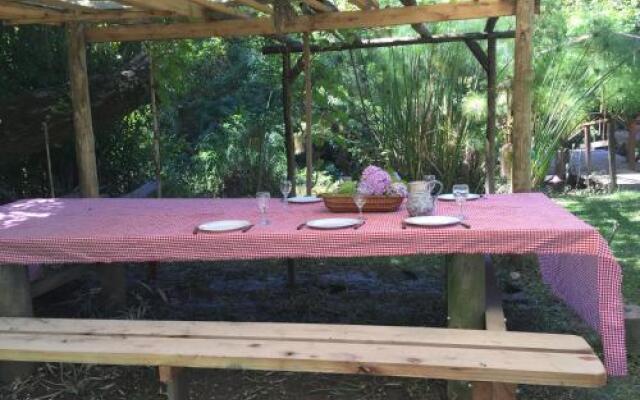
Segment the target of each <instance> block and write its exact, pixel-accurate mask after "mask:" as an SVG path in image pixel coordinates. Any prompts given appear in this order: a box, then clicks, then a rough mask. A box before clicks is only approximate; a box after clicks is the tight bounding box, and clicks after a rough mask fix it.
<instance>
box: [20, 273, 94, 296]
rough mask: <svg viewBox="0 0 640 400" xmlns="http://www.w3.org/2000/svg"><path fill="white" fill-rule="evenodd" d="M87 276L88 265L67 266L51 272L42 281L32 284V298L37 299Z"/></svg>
mask: <svg viewBox="0 0 640 400" xmlns="http://www.w3.org/2000/svg"><path fill="white" fill-rule="evenodd" d="M86 274H87V266H86V265H66V266H64V267H63V268H60V269H59V270H56V271H50V272H49V273H47V274H45V276H44V277H43V278H42V279H38V280H36V281H34V282H33V283H31V296H32V297H33V298H34V299H35V298H36V297H38V296H42V295H43V294H46V293H49V292H50V291H52V290H54V289H57V288H59V287H60V286H62V285H66V284H67V283H69V282H73V281H75V280H77V279H80V278H82V277H84V276H85V275H86Z"/></svg>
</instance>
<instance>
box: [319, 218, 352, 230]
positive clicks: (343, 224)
mask: <svg viewBox="0 0 640 400" xmlns="http://www.w3.org/2000/svg"><path fill="white" fill-rule="evenodd" d="M361 222H362V221H360V220H359V219H355V218H322V219H313V220H311V221H307V226H308V227H309V228H313V229H341V228H348V227H350V226H355V225H358V224H359V223H361Z"/></svg>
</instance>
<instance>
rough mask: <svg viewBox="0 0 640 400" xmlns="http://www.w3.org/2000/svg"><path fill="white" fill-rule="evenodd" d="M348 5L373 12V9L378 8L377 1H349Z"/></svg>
mask: <svg viewBox="0 0 640 400" xmlns="http://www.w3.org/2000/svg"><path fill="white" fill-rule="evenodd" d="M349 3H351V4H353V5H354V6H356V7H358V8H359V9H361V10H373V9H375V8H380V4H378V0H349Z"/></svg>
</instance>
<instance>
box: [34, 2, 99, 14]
mask: <svg viewBox="0 0 640 400" xmlns="http://www.w3.org/2000/svg"><path fill="white" fill-rule="evenodd" d="M24 4H27V3H24ZM30 4H31V5H42V6H49V7H55V8H57V9H60V10H61V11H81V12H96V11H100V9H99V8H93V7H91V6H90V5H83V4H80V3H78V2H77V1H75V0H34V1H31V2H30Z"/></svg>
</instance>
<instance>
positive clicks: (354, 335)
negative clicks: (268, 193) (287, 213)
mask: <svg viewBox="0 0 640 400" xmlns="http://www.w3.org/2000/svg"><path fill="white" fill-rule="evenodd" d="M20 332H22V333H44V334H48V335H56V334H61V335H65V334H74V335H127V336H153V337H178V338H179V337H191V338H212V339H215V338H221V339H223V338H229V339H257V340H288V341H318V342H332V343H338V342H344V343H362V344H367V343H381V344H390V345H394V344H403V345H416V346H418V345H427V346H434V347H435V346H445V347H464V348H489V349H496V348H500V349H505V350H508V349H518V350H530V351H538V350H540V351H546V352H559V353H584V354H592V353H593V351H592V350H591V347H590V346H589V344H588V343H587V342H586V341H585V340H584V339H583V338H581V337H579V336H572V335H558V334H546V333H528V332H487V331H483V330H467V329H447V330H444V329H443V328H423V327H400V326H368V325H329V324H302V323H271V322H201V321H130V320H87V319H42V318H0V333H20Z"/></svg>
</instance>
